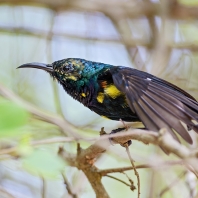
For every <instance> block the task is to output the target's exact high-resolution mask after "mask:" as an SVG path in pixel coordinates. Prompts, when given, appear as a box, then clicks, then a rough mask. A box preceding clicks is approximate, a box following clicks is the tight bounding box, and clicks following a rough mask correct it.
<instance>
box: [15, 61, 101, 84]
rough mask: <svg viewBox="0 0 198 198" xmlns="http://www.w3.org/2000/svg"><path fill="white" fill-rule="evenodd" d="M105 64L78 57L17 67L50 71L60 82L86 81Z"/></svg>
mask: <svg viewBox="0 0 198 198" xmlns="http://www.w3.org/2000/svg"><path fill="white" fill-rule="evenodd" d="M104 66H105V64H103V63H97V62H92V61H87V60H85V59H80V58H67V59H63V60H59V61H55V62H53V63H52V64H44V63H27V64H23V65H21V66H19V67H18V68H37V69H42V70H44V71H47V72H48V73H50V74H51V75H52V76H53V77H54V78H55V79H57V80H58V81H60V82H62V83H66V82H68V81H69V82H72V81H78V83H80V81H82V80H83V81H86V79H89V78H90V77H91V76H93V75H94V74H96V73H97V72H98V71H100V70H101V69H103V68H104Z"/></svg>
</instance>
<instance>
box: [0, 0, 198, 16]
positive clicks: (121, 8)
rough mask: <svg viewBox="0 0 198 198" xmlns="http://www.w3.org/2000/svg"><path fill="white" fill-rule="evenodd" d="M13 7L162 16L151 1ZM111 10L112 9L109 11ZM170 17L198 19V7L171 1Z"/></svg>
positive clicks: (32, 1) (33, 0) (37, 1)
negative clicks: (42, 7)
mask: <svg viewBox="0 0 198 198" xmlns="http://www.w3.org/2000/svg"><path fill="white" fill-rule="evenodd" d="M0 3H1V4H3V3H7V1H5V0H1V1H0ZM9 3H10V4H13V5H29V6H31V5H32V6H33V5H34V6H39V7H41V6H45V7H48V8H51V9H53V10H55V11H65V10H80V11H86V12H103V13H108V15H113V16H114V17H115V18H116V17H117V18H119V19H125V18H139V17H142V16H147V17H149V16H155V15H160V14H161V9H162V8H161V5H160V3H154V2H151V1H147V2H145V1H144V2H142V1H136V2H135V3H134V1H126V2H123V1H122V2H119V1H117V2H113V3H112V2H111V1H100V0H95V1H92V0H75V1H69V2H68V1H53V0H48V1H44V0H29V1H25V2H24V1H22V2H20V1H16V0H10V1H9ZM109 8H111V9H109ZM169 17H170V18H173V19H188V18H189V19H190V18H198V7H197V6H191V7H190V6H185V5H182V4H179V3H177V1H173V0H169Z"/></svg>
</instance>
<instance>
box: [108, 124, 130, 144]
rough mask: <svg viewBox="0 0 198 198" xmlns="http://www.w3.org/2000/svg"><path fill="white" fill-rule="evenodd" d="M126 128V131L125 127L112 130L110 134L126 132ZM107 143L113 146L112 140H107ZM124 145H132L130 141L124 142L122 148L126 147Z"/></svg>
mask: <svg viewBox="0 0 198 198" xmlns="http://www.w3.org/2000/svg"><path fill="white" fill-rule="evenodd" d="M128 128H129V127H128ZM128 128H127V129H126V127H122V128H118V129H114V130H112V131H111V133H110V134H115V133H119V132H121V131H126V130H128ZM109 141H110V143H111V144H112V145H113V138H109ZM126 144H127V145H128V146H130V145H131V144H132V141H131V140H129V141H127V142H125V143H124V144H123V145H122V146H124V147H126Z"/></svg>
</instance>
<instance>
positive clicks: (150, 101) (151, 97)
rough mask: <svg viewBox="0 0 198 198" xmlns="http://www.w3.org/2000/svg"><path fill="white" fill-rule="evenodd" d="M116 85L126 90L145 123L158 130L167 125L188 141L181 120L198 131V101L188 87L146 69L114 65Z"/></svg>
mask: <svg viewBox="0 0 198 198" xmlns="http://www.w3.org/2000/svg"><path fill="white" fill-rule="evenodd" d="M110 72H111V74H112V78H113V81H114V84H115V86H116V87H117V88H118V89H119V90H120V91H121V92H123V93H125V94H126V98H127V102H128V104H129V106H130V108H131V110H132V111H133V112H134V113H136V114H137V115H138V117H139V118H140V120H141V121H142V122H143V124H144V125H145V127H146V128H147V129H149V130H152V131H156V132H158V131H159V130H160V129H161V128H166V129H167V130H168V131H169V132H170V133H171V134H172V136H173V137H174V138H175V139H176V140H177V141H179V139H178V137H177V136H176V134H175V131H176V132H177V133H178V134H179V135H180V136H181V137H182V138H183V139H184V140H186V141H187V142H188V143H192V139H191V137H190V135H189V134H188V132H187V131H186V129H185V128H184V127H183V125H182V124H181V122H180V121H182V122H183V123H185V124H186V125H187V126H188V128H189V129H194V131H196V132H198V126H197V125H196V124H194V123H193V122H192V121H193V120H195V121H196V122H198V102H197V101H196V100H195V99H194V98H193V97H192V96H191V95H190V94H188V93H186V92H185V91H184V90H182V89H180V88H178V87H177V86H175V85H173V84H171V83H169V82H167V81H165V80H162V79H160V78H157V77H155V76H153V75H151V74H148V73H146V72H142V71H139V70H136V69H132V68H127V67H112V68H111V69H110Z"/></svg>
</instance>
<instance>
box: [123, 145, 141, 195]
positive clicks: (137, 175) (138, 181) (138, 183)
mask: <svg viewBox="0 0 198 198" xmlns="http://www.w3.org/2000/svg"><path fill="white" fill-rule="evenodd" d="M125 147H126V152H127V154H128V157H129V159H130V162H131V165H132V168H133V170H134V173H135V175H136V177H137V185H138V198H140V176H139V173H138V171H137V170H136V168H135V164H134V161H133V159H132V157H131V154H130V151H129V147H128V144H126V146H125Z"/></svg>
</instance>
